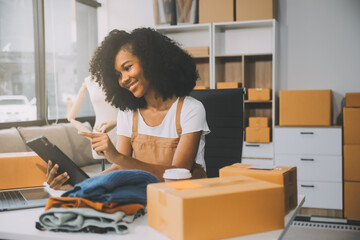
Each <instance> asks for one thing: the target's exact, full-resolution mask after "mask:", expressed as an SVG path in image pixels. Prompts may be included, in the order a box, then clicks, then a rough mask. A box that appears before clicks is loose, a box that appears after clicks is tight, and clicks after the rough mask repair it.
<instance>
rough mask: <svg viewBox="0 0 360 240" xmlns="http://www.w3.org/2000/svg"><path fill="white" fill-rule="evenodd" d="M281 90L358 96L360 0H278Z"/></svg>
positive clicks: (336, 105)
mask: <svg viewBox="0 0 360 240" xmlns="http://www.w3.org/2000/svg"><path fill="white" fill-rule="evenodd" d="M278 20H279V26H280V29H279V31H280V40H279V41H280V42H279V51H280V56H279V79H278V80H279V88H280V89H281V90H295V89H332V90H333V97H334V101H333V122H334V123H335V121H336V119H337V118H338V117H339V114H340V113H341V110H342V101H343V100H344V97H345V93H346V92H360V1H359V0H279V19H278Z"/></svg>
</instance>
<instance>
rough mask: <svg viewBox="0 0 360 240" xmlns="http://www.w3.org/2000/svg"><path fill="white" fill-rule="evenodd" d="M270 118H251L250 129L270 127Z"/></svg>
mask: <svg viewBox="0 0 360 240" xmlns="http://www.w3.org/2000/svg"><path fill="white" fill-rule="evenodd" d="M268 126H269V118H267V117H249V127H268Z"/></svg>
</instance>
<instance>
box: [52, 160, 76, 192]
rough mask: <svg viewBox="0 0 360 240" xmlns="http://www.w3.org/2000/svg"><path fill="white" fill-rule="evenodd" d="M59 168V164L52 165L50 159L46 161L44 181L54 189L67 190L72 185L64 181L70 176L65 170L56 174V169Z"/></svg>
mask: <svg viewBox="0 0 360 240" xmlns="http://www.w3.org/2000/svg"><path fill="white" fill-rule="evenodd" d="M58 170H59V165H57V164H55V166H53V165H52V162H51V160H49V161H48V164H47V171H46V182H47V184H49V186H50V187H51V188H53V189H55V190H68V189H70V188H72V187H73V186H72V185H70V184H65V185H64V183H65V182H66V181H67V180H68V179H69V178H70V176H69V175H68V174H67V172H64V173H62V174H60V175H58V176H57V171H58Z"/></svg>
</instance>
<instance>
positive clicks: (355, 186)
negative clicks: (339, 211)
mask: <svg viewBox="0 0 360 240" xmlns="http://www.w3.org/2000/svg"><path fill="white" fill-rule="evenodd" d="M359 203H360V182H344V217H346V218H348V219H360V204H359Z"/></svg>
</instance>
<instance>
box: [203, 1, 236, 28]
mask: <svg viewBox="0 0 360 240" xmlns="http://www.w3.org/2000/svg"><path fill="white" fill-rule="evenodd" d="M234 20H235V19H234V0H221V1H219V0H199V23H211V22H232V21H234Z"/></svg>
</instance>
